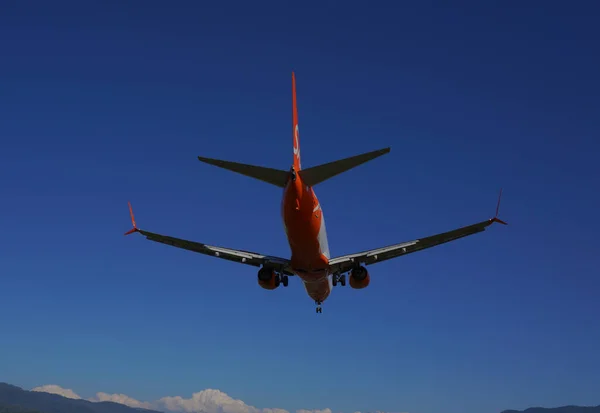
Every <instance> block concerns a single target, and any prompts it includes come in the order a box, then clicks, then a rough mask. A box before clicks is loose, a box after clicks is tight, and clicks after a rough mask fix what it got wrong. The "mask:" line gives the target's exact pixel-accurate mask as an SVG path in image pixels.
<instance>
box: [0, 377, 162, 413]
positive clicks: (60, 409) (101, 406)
mask: <svg viewBox="0 0 600 413" xmlns="http://www.w3.org/2000/svg"><path fill="white" fill-rule="evenodd" d="M0 408H2V409H8V412H11V413H12V412H15V413H16V412H23V413H25V412H27V413H33V412H32V411H38V412H37V413H142V412H143V413H163V412H159V411H156V410H149V409H140V408H135V407H129V406H126V405H124V404H121V403H115V402H109V401H102V402H92V401H89V400H84V399H69V398H67V397H64V396H61V395H59V394H52V393H44V392H37V391H31V390H24V389H22V388H20V387H17V386H14V385H12V384H9V383H2V382H0ZM16 408H20V409H21V410H14V409H16ZM10 409H13V410H10ZM0 412H3V410H0Z"/></svg>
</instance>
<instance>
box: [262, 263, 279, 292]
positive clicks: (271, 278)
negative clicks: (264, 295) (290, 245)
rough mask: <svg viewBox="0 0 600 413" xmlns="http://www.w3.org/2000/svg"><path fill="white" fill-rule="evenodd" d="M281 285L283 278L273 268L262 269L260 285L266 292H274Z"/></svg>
mask: <svg viewBox="0 0 600 413" xmlns="http://www.w3.org/2000/svg"><path fill="white" fill-rule="evenodd" d="M280 283H281V278H280V277H279V275H278V274H277V273H275V271H273V269H272V268H261V269H260V270H259V271H258V285H260V286H261V287H262V288H264V289H265V290H274V289H275V288H277V287H279V284H280Z"/></svg>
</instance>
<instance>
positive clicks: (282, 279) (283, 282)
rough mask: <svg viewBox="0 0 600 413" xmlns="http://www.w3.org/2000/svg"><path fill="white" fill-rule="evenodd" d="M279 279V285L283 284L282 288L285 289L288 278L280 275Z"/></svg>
mask: <svg viewBox="0 0 600 413" xmlns="http://www.w3.org/2000/svg"><path fill="white" fill-rule="evenodd" d="M279 277H280V278H281V283H282V284H283V286H284V287H287V286H288V282H289V279H288V276H287V275H283V274H282V275H280V276H279Z"/></svg>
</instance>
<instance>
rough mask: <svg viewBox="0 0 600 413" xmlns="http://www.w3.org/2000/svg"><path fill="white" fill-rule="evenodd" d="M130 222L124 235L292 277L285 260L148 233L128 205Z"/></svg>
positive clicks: (287, 261)
mask: <svg viewBox="0 0 600 413" xmlns="http://www.w3.org/2000/svg"><path fill="white" fill-rule="evenodd" d="M129 211H130V214H131V221H132V224H133V229H132V230H130V231H128V232H126V233H125V235H128V234H131V233H134V232H139V233H140V234H142V235H143V236H145V237H146V239H149V240H150V241H155V242H160V243H161V244H166V245H171V246H173V247H177V248H181V249H185V250H188V251H193V252H197V253H200V254H204V255H209V256H213V257H217V258H221V259H224V260H228V261H234V262H239V263H241V264H246V265H251V266H254V267H261V266H265V267H269V268H273V269H274V270H276V271H279V272H281V273H284V274H286V275H294V273H293V272H292V270H291V267H290V261H289V260H287V259H285V258H279V257H274V256H270V255H263V254H259V253H256V252H250V251H244V250H237V249H232V248H225V247H217V246H214V245H208V244H204V243H201V242H196V241H188V240H185V239H181V238H175V237H171V236H168V235H161V234H156V233H154V232H150V231H144V230H141V229H139V228H138V227H137V226H136V223H135V219H134V216H133V211H132V209H131V204H129Z"/></svg>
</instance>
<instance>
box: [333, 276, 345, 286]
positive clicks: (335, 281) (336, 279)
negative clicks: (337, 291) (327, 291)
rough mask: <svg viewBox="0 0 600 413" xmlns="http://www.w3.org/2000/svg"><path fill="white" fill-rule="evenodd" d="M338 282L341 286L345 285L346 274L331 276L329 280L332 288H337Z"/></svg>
mask: <svg viewBox="0 0 600 413" xmlns="http://www.w3.org/2000/svg"><path fill="white" fill-rule="evenodd" d="M338 282H339V283H340V284H341V285H342V287H343V286H345V285H346V274H333V277H332V279H331V283H332V284H333V286H334V287H335V286H337V284H338Z"/></svg>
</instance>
